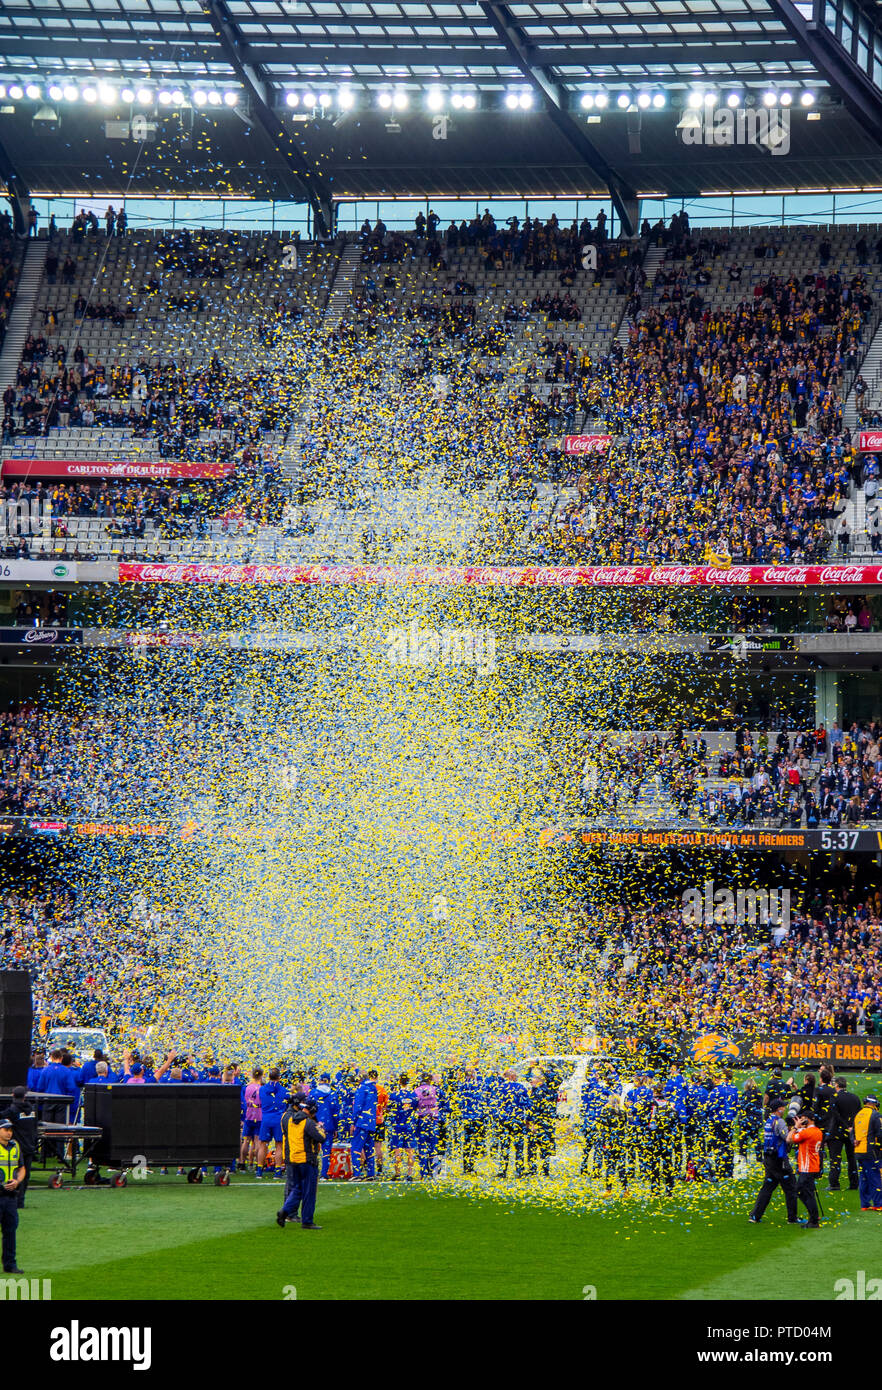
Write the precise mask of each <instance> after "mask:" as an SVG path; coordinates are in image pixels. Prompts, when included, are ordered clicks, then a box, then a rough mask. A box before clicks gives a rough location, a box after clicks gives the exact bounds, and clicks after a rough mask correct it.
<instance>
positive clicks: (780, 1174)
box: [747, 1097, 799, 1226]
mask: <svg viewBox="0 0 882 1390" xmlns="http://www.w3.org/2000/svg"><path fill="white" fill-rule="evenodd" d="M786 1109H787V1102H786V1101H785V1100H784V1098H783V1097H782V1098H781V1099H780V1100H773V1104H772V1105H770V1107H769V1118H768V1119H767V1120H766V1122H765V1124H764V1125H763V1167H764V1169H765V1177H764V1179H763V1185H762V1187H761V1188H760V1190H759V1192H758V1193H757V1197H756V1201H755V1202H754V1204H753V1211H752V1212H751V1213H750V1216H749V1217H748V1218H747V1219H748V1221H751V1222H753V1224H754V1225H758V1224H759V1223H760V1221H761V1220H762V1217H763V1212H764V1211H765V1209H766V1207H767V1206H768V1205H769V1202H770V1201H771V1200H772V1193H773V1192H774V1191H775V1188H776V1187H780V1188H781V1191H782V1192H783V1193H784V1202H785V1204H786V1207H787V1221H788V1224H789V1225H791V1226H796V1225H798V1224H799V1222H798V1217H797V1215H796V1180H795V1178H794V1176H793V1169H792V1168H791V1166H790V1160H789V1159H788V1157H787V1145H788V1142H789V1135H790V1125H789V1124H788V1123H787V1121H786V1120H785V1119H784V1111H785V1110H786Z"/></svg>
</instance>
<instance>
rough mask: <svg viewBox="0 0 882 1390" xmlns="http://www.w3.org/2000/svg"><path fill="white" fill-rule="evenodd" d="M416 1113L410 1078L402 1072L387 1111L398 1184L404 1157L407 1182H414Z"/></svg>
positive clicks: (393, 1174)
mask: <svg viewBox="0 0 882 1390" xmlns="http://www.w3.org/2000/svg"><path fill="white" fill-rule="evenodd" d="M416 1111H417V1102H416V1096H415V1094H414V1092H413V1090H412V1089H411V1085H410V1077H409V1076H408V1075H407V1073H406V1072H402V1074H401V1076H399V1078H398V1085H397V1086H396V1087H395V1088H394V1090H393V1091H392V1092H391V1093H390V1095H389V1106H388V1109H387V1111H386V1114H387V1117H388V1124H389V1151H390V1153H391V1154H392V1162H393V1164H394V1168H393V1170H392V1181H393V1182H398V1180H399V1179H400V1177H401V1160H402V1156H403V1157H404V1160H405V1162H406V1164H407V1181H408V1182H413V1169H414V1162H415V1160H416V1149H417V1140H416Z"/></svg>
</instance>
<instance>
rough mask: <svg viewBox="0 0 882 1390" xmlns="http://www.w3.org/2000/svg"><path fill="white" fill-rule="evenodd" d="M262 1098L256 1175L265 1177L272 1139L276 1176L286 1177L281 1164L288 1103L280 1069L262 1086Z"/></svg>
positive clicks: (275, 1070)
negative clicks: (283, 1126)
mask: <svg viewBox="0 0 882 1390" xmlns="http://www.w3.org/2000/svg"><path fill="white" fill-rule="evenodd" d="M258 1095H259V1098H260V1113H261V1120H260V1130H259V1131H258V1135H257V1170H256V1172H255V1174H254V1176H255V1177H256V1178H262V1177H263V1170H264V1166H265V1164H266V1153H267V1148H268V1146H269V1142H270V1140H271V1139H272V1140H273V1142H274V1144H275V1157H274V1162H275V1164H276V1174H277V1176H278V1177H280V1178H281V1177H284V1174H285V1170H284V1166H283V1165H282V1162H281V1156H282V1115H283V1114H284V1113H285V1107H286V1105H287V1103H288V1099H287V1093H286V1091H285V1087H284V1086H283V1085H282V1082H281V1079H280V1073H279V1069H278V1067H274V1068H273V1070H272V1071H271V1072H270V1074H269V1081H267V1082H266V1083H265V1084H264V1085H263V1086H261V1088H260V1091H259V1092H258Z"/></svg>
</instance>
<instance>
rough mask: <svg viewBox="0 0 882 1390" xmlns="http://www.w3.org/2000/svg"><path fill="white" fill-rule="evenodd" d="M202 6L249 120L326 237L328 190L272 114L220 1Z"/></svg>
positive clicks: (268, 92) (265, 89) (268, 91)
mask: <svg viewBox="0 0 882 1390" xmlns="http://www.w3.org/2000/svg"><path fill="white" fill-rule="evenodd" d="M203 3H204V12H205V14H206V16H207V17H208V18H209V19H210V20H211V24H212V28H213V29H214V32H215V34H216V35H217V39H218V42H219V44H220V47H221V49H222V50H223V54H224V57H225V58H226V59H227V61H228V62H229V64H230V67H231V68H232V69H233V71H234V73H235V74H236V76H237V78H238V79H239V81H240V82H241V84H242V86H243V87H244V88H245V91H246V92H247V93H248V96H249V99H250V103H251V111H252V114H253V116H254V117H255V119H256V120H257V121H259V122H260V124H261V126H262V127H263V129H264V130H265V131H266V133H267V135H268V136H269V137H270V139H271V140H272V142H273V146H274V147H275V149H276V152H277V153H278V154H279V156H280V157H281V159H282V160H283V161H284V163H285V164H286V166H287V168H288V170H289V171H290V173H291V175H292V176H293V179H292V181H293V184H294V187H295V188H296V190H297V197H298V200H299V201H300V202H306V203H309V205H310V207H311V208H312V211H313V215H314V218H315V224H316V227H317V229H318V231H319V233H320V234H321V235H322V236H330V235H331V234H332V232H333V230H334V204H333V202H332V200H331V190H330V186H329V185H328V184H327V183H326V181H325V179H324V178H323V177H322V176H321V174H320V173H319V172H318V170H317V169H316V168H315V166H314V164H312V163H311V162H310V159H309V157H308V156H307V154H306V153H305V151H304V150H303V149H302V148H301V146H300V144H299V143H298V141H297V140H296V139H295V137H294V135H293V134H292V133H291V132H290V131H289V130H287V129H286V128H285V126H284V125H283V123H282V121H281V119H280V118H279V116H278V115H277V113H276V111H275V110H274V107H273V100H274V99H273V91H272V87H271V85H270V84H269V83H268V82H267V81H266V79H265V78H264V75H263V73H262V72H261V70H260V68H259V67H256V66H253V65H252V64H251V63H250V62H249V61H248V57H247V44H243V43H242V40H241V38H240V36H239V33H238V30H237V29H236V26H235V24H234V23H233V22H232V20H231V19H230V17H229V14H228V12H227V8H226V5H224V4H223V2H222V0H203Z"/></svg>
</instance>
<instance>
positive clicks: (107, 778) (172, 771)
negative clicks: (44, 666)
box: [0, 699, 290, 824]
mask: <svg viewBox="0 0 882 1390" xmlns="http://www.w3.org/2000/svg"><path fill="white" fill-rule="evenodd" d="M286 737H287V731H286V730H284V729H282V730H280V731H279V733H278V757H279V768H280V769H281V771H280V772H279V776H280V777H281V775H282V773H283V772H287V771H289V770H290V769H289V763H290V755H289V754H287V753H286V752H285V751H284V749H285V739H286ZM248 751H249V747H248V733H247V725H246V724H245V723H243V722H242V717H241V713H240V712H237V710H236V709H235V708H234V709H232V710H227V711H225V712H224V713H219V712H215V713H214V714H213V715H208V714H206V715H204V716H201V717H196V716H189V715H188V716H186V717H185V716H184V715H183V714H174V713H172V712H171V711H169V710H167V709H161V708H156V707H154V706H153V705H151V704H148V705H147V706H144V705H143V704H142V703H139V702H138V701H137V700H135V699H132V700H131V701H128V702H126V701H123V702H117V703H115V705H114V707H113V708H112V709H106V710H105V709H98V708H97V707H96V708H94V709H92V710H88V711H86V710H83V711H81V712H80V711H76V712H72V711H70V710H68V711H61V710H59V709H50V708H47V707H45V706H42V707H41V706H38V705H35V704H32V703H24V704H20V705H11V706H7V707H6V708H5V709H0V812H5V813H6V814H7V815H21V816H42V815H44V814H45V815H59V816H71V817H74V818H76V819H78V820H82V821H93V820H103V819H111V820H115V819H118V820H121V821H123V820H127V819H128V820H131V821H133V822H136V823H139V824H140V823H143V822H145V821H150V820H151V819H152V820H155V821H159V822H168V821H171V822H172V823H180V822H183V821H185V820H186V819H187V816H188V815H190V814H192V813H193V810H194V808H196V807H198V808H199V811H198V814H199V815H200V816H204V815H206V814H210V813H212V812H209V811H208V810H207V807H208V806H209V805H210V806H211V807H212V808H213V812H217V813H218V814H225V813H228V812H229V811H230V809H231V808H235V810H236V814H237V815H238V816H246V817H247V816H248V815H251V814H253V815H255V816H258V815H261V814H267V813H268V812H269V813H271V811H272V809H273V808H275V807H276V800H275V799H276V798H277V797H278V795H279V780H278V779H277V777H276V775H275V773H274V772H273V770H272V769H271V768H270V769H269V770H268V769H267V768H266V767H264V768H262V771H261V774H260V776H255V777H253V778H252V777H251V776H250V773H249V768H250V764H249V762H248ZM171 788H174V796H173V798H171V797H170V789H171Z"/></svg>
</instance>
